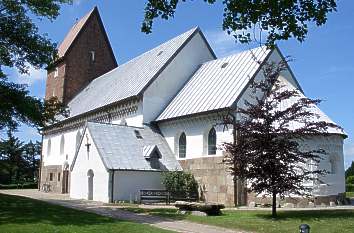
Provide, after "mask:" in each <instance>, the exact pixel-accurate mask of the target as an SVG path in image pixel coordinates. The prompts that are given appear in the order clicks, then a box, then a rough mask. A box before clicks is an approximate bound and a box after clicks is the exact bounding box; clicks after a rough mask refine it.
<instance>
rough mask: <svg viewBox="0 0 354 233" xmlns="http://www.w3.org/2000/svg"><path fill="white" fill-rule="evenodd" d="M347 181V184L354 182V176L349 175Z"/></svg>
mask: <svg viewBox="0 0 354 233" xmlns="http://www.w3.org/2000/svg"><path fill="white" fill-rule="evenodd" d="M345 183H346V184H354V176H348V177H347V178H346V179H345Z"/></svg>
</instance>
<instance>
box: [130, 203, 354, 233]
mask: <svg viewBox="0 0 354 233" xmlns="http://www.w3.org/2000/svg"><path fill="white" fill-rule="evenodd" d="M125 209H127V210H130V211H134V212H145V213H149V214H152V215H159V216H165V217H169V218H173V219H186V220H189V221H193V222H198V223H203V224H210V225H216V226H221V227H226V228H233V229H240V230H246V231H253V232H262V233H263V232H264V233H296V232H299V230H298V227H299V225H300V224H302V223H307V224H309V225H310V226H311V232H313V233H349V232H350V233H353V232H354V210H315V211H310V210H308V211H281V210H280V211H278V216H279V217H278V220H276V221H273V220H272V219H271V216H270V211H263V210H262V211H258V210H254V211H253V210H252V211H246V210H239V211H223V215H221V216H208V217H200V216H192V215H178V214H177V213H176V210H175V209H141V208H136V207H135V208H134V207H126V208H125Z"/></svg>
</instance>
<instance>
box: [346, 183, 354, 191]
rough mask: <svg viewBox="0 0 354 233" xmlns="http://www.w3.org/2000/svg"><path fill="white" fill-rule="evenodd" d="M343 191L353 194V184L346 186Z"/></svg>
mask: <svg viewBox="0 0 354 233" xmlns="http://www.w3.org/2000/svg"><path fill="white" fill-rule="evenodd" d="M345 191H346V192H354V184H346V185H345Z"/></svg>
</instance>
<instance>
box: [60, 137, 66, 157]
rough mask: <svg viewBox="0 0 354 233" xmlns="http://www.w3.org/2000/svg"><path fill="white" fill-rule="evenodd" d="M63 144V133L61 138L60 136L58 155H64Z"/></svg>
mask: <svg viewBox="0 0 354 233" xmlns="http://www.w3.org/2000/svg"><path fill="white" fill-rule="evenodd" d="M64 146H65V138H64V135H61V138H60V155H64Z"/></svg>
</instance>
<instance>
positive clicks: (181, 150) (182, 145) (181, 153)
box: [178, 132, 187, 158]
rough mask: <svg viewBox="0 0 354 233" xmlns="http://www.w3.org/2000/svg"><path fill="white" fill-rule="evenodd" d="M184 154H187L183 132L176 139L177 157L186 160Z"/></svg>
mask: <svg viewBox="0 0 354 233" xmlns="http://www.w3.org/2000/svg"><path fill="white" fill-rule="evenodd" d="M186 152H187V138H186V134H185V133H184V132H183V133H181V135H180V136H179V139H178V157H179V158H186Z"/></svg>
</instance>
